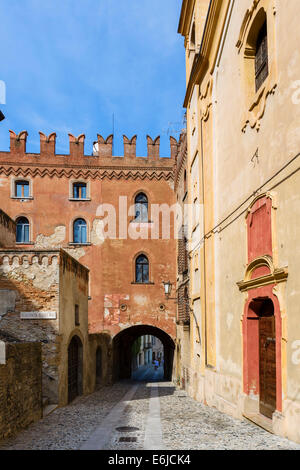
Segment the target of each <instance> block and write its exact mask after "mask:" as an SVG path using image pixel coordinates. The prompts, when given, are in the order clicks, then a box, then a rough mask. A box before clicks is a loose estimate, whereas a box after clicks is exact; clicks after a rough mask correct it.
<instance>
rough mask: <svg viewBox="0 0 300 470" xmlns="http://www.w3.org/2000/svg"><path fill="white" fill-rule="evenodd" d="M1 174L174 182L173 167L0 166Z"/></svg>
mask: <svg viewBox="0 0 300 470" xmlns="http://www.w3.org/2000/svg"><path fill="white" fill-rule="evenodd" d="M0 174H2V175H3V174H4V175H5V176H11V175H13V176H22V177H28V176H30V177H32V178H34V177H36V176H39V177H41V178H43V177H49V178H54V177H56V178H85V179H88V178H90V179H94V180H95V179H101V180H103V179H105V178H108V179H118V180H119V179H126V180H128V179H133V180H137V179H141V180H145V179H150V180H158V181H159V180H166V181H168V180H172V181H173V180H174V170H173V167H166V168H155V167H140V168H136V167H130V166H128V167H94V168H91V167H82V166H80V167H79V166H78V167H74V166H73V167H66V166H63V167H61V168H57V165H53V166H51V165H49V166H48V167H42V166H41V167H37V165H35V166H34V167H29V166H28V165H25V164H24V165H18V166H9V165H8V166H7V167H4V166H0Z"/></svg>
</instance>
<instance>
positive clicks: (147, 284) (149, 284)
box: [131, 282, 154, 286]
mask: <svg viewBox="0 0 300 470" xmlns="http://www.w3.org/2000/svg"><path fill="white" fill-rule="evenodd" d="M131 284H132V285H135V286H154V282H132V283H131Z"/></svg>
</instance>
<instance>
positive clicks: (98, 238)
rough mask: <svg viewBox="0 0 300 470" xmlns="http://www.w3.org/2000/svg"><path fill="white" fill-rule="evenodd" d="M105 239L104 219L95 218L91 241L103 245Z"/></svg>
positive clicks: (93, 243)
mask: <svg viewBox="0 0 300 470" xmlns="http://www.w3.org/2000/svg"><path fill="white" fill-rule="evenodd" d="M104 241H105V237H104V234H103V221H102V220H99V219H95V220H94V222H93V227H92V231H91V243H92V245H96V246H99V245H102V244H103V243H104Z"/></svg>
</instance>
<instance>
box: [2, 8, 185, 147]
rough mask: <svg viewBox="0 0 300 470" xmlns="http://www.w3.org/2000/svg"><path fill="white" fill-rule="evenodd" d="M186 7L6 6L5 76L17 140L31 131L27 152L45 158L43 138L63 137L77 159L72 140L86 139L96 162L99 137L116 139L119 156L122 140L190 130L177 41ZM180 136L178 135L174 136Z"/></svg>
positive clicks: (5, 139)
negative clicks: (50, 135)
mask: <svg viewBox="0 0 300 470" xmlns="http://www.w3.org/2000/svg"><path fill="white" fill-rule="evenodd" d="M180 6H181V1H180V0H0V17H1V43H0V44H1V45H0V48H1V68H0V70H1V72H0V80H3V81H4V82H5V84H6V104H5V105H0V109H1V110H2V111H3V112H4V114H5V116H6V119H5V121H3V122H2V123H1V124H0V150H8V149H9V133H8V130H9V129H12V130H14V131H15V132H20V131H21V130H27V131H28V133H29V136H28V144H27V151H29V152H37V153H38V152H39V134H38V131H43V132H44V133H46V134H48V133H50V132H56V133H57V153H68V152H69V143H68V132H71V133H72V134H74V135H79V134H81V133H85V135H86V147H85V153H86V154H91V152H92V142H93V141H94V140H96V139H97V133H100V134H102V135H103V136H105V137H106V136H107V135H109V134H111V133H112V115H113V113H114V114H115V152H114V153H115V155H123V144H122V135H123V134H126V135H127V136H128V137H132V136H133V135H134V134H138V142H137V153H138V155H145V154H146V140H145V136H146V134H148V133H149V135H151V136H153V137H156V136H157V135H159V134H160V135H161V156H168V155H169V153H170V150H169V143H168V139H169V135H168V134H169V133H170V132H171V133H172V130H173V129H174V130H177V131H178V130H180V128H181V127H182V126H183V124H182V122H183V116H184V110H183V108H182V104H183V100H184V93H185V65H184V47H183V39H182V38H181V37H180V36H179V35H178V34H177V26H178V21H179V14H180ZM173 134H174V132H173Z"/></svg>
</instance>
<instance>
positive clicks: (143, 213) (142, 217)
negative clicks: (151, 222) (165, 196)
mask: <svg viewBox="0 0 300 470" xmlns="http://www.w3.org/2000/svg"><path fill="white" fill-rule="evenodd" d="M134 202H135V220H137V221H139V222H148V198H147V196H146V195H145V194H144V193H140V194H138V195H137V196H136V198H135V201H134Z"/></svg>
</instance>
